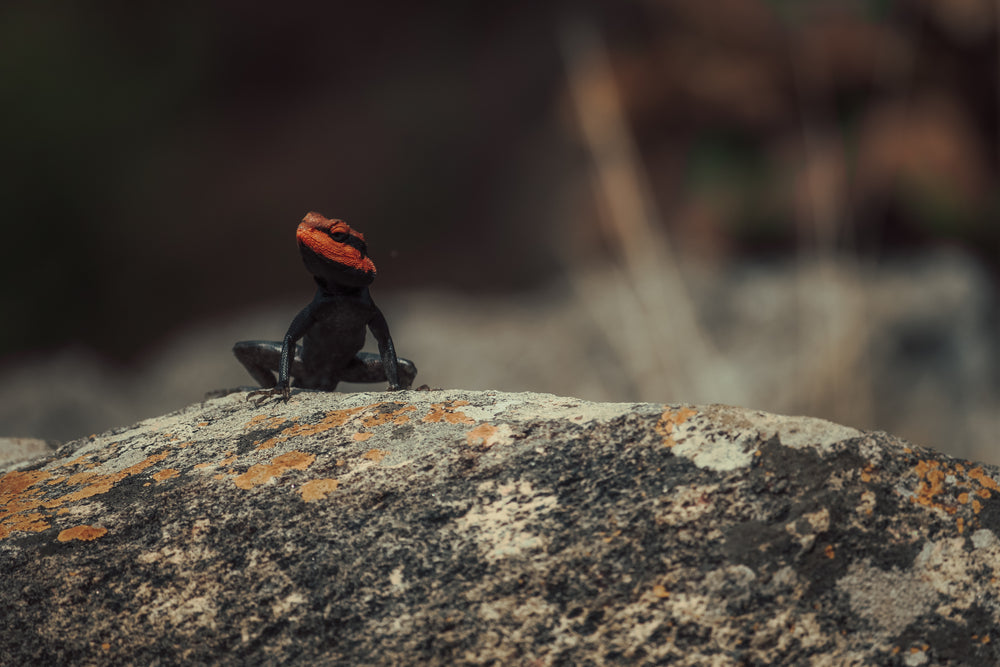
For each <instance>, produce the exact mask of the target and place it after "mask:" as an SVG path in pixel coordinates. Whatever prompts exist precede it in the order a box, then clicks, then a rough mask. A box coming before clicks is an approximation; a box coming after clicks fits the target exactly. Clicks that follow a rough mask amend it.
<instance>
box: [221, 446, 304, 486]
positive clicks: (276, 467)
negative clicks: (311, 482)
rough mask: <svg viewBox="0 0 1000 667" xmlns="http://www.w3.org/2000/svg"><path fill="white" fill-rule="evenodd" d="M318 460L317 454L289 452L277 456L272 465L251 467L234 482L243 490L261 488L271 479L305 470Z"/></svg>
mask: <svg viewBox="0 0 1000 667" xmlns="http://www.w3.org/2000/svg"><path fill="white" fill-rule="evenodd" d="M315 460H316V455H315V454H306V453H305V452H295V451H292V452H287V453H285V454H282V455H281V456H277V457H275V458H274V460H272V461H271V462H270V463H258V464H257V465H254V466H251V467H250V469H249V470H247V471H246V472H245V473H243V474H242V475H238V476H237V477H236V479H234V480H233V482H234V483H235V484H236V486H238V487H239V488H241V489H252V488H253V487H255V486H260V485H261V484H265V483H266V482H269V481H271V479H273V478H275V477H277V476H278V475H281V474H283V473H285V472H286V471H288V470H305V469H306V468H308V467H309V466H311V465H312V464H313V461H315Z"/></svg>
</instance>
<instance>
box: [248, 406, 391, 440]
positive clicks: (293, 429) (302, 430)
mask: <svg viewBox="0 0 1000 667" xmlns="http://www.w3.org/2000/svg"><path fill="white" fill-rule="evenodd" d="M376 405H378V404H376ZM370 407H374V406H370V405H366V406H362V407H358V408H347V409H344V410H331V411H330V412H328V413H326V417H324V418H323V419H321V420H319V421H318V422H316V423H315V424H292V425H291V426H289V427H288V428H286V429H284V430H283V431H282V432H281V433H279V434H277V435H276V436H274V437H273V438H268V439H267V440H265V441H264V442H262V443H260V444H259V445H257V449H271V448H272V447H274V446H275V445H277V444H278V443H280V442H284V441H286V440H288V439H290V438H294V437H296V436H299V435H316V434H317V433H322V432H324V431H328V430H330V429H331V428H336V427H338V426H343V425H344V424H346V423H347V422H348V421H350V420H351V418H353V417H354V415H356V414H358V413H359V412H361V411H362V410H365V409H367V408H370ZM251 421H253V420H251ZM248 423H249V422H248Z"/></svg>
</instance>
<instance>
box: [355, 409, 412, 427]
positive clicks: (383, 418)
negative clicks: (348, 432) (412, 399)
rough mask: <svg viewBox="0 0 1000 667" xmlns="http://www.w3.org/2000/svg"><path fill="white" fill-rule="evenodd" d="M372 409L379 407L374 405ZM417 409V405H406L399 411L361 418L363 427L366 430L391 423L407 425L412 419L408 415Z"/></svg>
mask: <svg viewBox="0 0 1000 667" xmlns="http://www.w3.org/2000/svg"><path fill="white" fill-rule="evenodd" d="M397 405H398V403H397ZM371 407H378V405H373V406H371ZM416 409H417V406H415V405H404V406H403V407H401V408H399V409H398V410H393V411H391V412H380V413H376V414H373V415H366V416H364V417H362V418H361V425H362V426H364V427H366V428H374V427H376V426H381V425H382V424H388V423H389V422H392V423H393V424H405V423H406V422H408V421H410V417H409V416H408V415H407V414H406V413H407V412H413V411H414V410H416Z"/></svg>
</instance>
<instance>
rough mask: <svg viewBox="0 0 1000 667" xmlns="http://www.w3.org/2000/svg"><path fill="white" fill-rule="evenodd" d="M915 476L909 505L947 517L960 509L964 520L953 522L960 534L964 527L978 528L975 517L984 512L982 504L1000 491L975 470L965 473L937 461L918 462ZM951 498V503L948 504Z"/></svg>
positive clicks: (976, 468)
mask: <svg viewBox="0 0 1000 667" xmlns="http://www.w3.org/2000/svg"><path fill="white" fill-rule="evenodd" d="M914 472H915V473H916V475H917V478H918V479H919V483H918V485H917V489H916V491H915V493H914V495H913V497H912V498H911V501H912V502H914V503H917V504H920V505H924V506H926V507H932V508H935V509H939V510H943V511H945V512H947V513H948V514H956V513H958V511H959V510H960V509H961V510H962V511H963V512H964V513H965V516H959V517H956V518H955V522H956V528H957V530H958V533H959V534H962V533H963V532H964V530H965V528H966V526H970V527H972V528H975V527H976V526H977V525H978V523H977V522H978V519H977V517H976V515H978V514H979V513H980V512H981V511H982V509H983V502H982V501H984V500H988V499H990V498H992V496H993V491H997V490H1000V485H998V484H997V482H996V480H994V479H993V478H992V477H990V476H989V475H987V474H986V473H985V472H984V471H983V469H982V468H981V467H978V466H976V467H972V468H971V469H968V470H967V469H966V466H965V465H963V464H961V463H955V464H953V465H951V466H949V465H948V464H947V463H942V462H940V461H934V460H926V461H925V460H921V461H918V462H917V465H916V466H915V468H914ZM946 485H947V486H948V487H949V488H946ZM952 497H953V498H954V501H952V502H947V500H948V499H949V498H952ZM963 506H965V507H969V508H970V509H971V510H972V513H971V514H969V513H968V510H965V509H964V508H963ZM970 522H971V523H970Z"/></svg>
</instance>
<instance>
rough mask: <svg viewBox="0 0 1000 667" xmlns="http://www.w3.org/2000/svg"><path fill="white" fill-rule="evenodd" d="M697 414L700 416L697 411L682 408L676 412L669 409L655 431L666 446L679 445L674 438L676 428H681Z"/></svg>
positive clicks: (665, 411) (657, 423) (664, 412)
mask: <svg viewBox="0 0 1000 667" xmlns="http://www.w3.org/2000/svg"><path fill="white" fill-rule="evenodd" d="M696 414H698V412H697V410H692V409H691V408H681V409H680V410H677V411H676V412H675V411H673V410H671V409H670V408H669V407H668V408H667V409H665V410H664V411H663V414H662V415H661V416H660V421H658V422H656V426H655V428H654V430H655V431H656V433H657V435H659V436H660V437H661V438H663V444H664V445H666V446H667V447H673V446H674V445H676V444H677V443H676V442H674V438H673V433H674V427H675V426H680V425H681V424H683V423H684V422H686V421H687V420H688V419H690V418H691V417H693V416H694V415H696Z"/></svg>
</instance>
